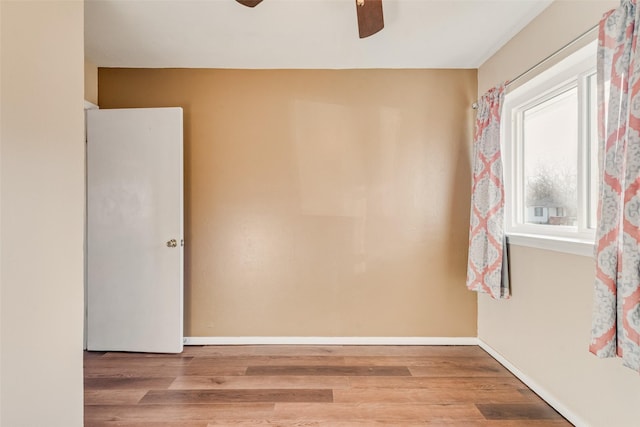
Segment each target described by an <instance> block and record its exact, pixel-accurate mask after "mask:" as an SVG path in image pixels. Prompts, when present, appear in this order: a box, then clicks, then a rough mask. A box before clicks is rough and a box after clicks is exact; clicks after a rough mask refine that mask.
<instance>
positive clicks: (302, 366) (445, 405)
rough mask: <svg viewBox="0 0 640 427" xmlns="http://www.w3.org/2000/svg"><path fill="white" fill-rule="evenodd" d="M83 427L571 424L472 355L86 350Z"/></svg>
mask: <svg viewBox="0 0 640 427" xmlns="http://www.w3.org/2000/svg"><path fill="white" fill-rule="evenodd" d="M84 366H85V370H84V378H85V380H84V386H85V392H84V393H85V394H84V397H85V426H87V427H107V426H112V427H115V426H121V427H122V426H130V427H143V426H149V427H151V426H154V427H178V426H180V427H213V426H265V425H268V426H339V427H343V426H383V425H385V426H418V425H447V426H496V427H498V426H501V427H507V426H513V427H516V426H517V427H526V426H570V425H571V424H569V423H568V422H567V421H566V420H565V419H564V418H562V417H561V416H560V415H559V414H558V413H557V412H556V411H554V410H553V409H552V408H551V407H550V406H548V405H547V404H546V403H545V402H544V401H542V400H541V399H540V398H539V397H538V396H537V395H535V394H534V393H533V392H531V391H530V390H529V389H528V388H527V387H526V386H525V385H524V384H523V383H521V382H520V381H519V380H518V379H517V378H515V377H514V376H513V375H511V373H509V372H508V371H507V370H506V369H504V368H503V367H502V366H501V365H500V364H499V363H498V362H496V361H495V360H494V359H493V358H491V357H490V356H489V355H488V354H487V353H485V352H484V351H483V350H482V349H480V348H479V347H475V346H460V347H458V346H452V347H437V346H426V347H406V346H402V347H396V346H380V347H377V346H325V347H323V346H225V347H219V346H205V347H185V351H184V353H182V354H180V355H152V354H135V353H95V352H86V353H85V357H84Z"/></svg>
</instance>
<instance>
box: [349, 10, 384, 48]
mask: <svg viewBox="0 0 640 427" xmlns="http://www.w3.org/2000/svg"><path fill="white" fill-rule="evenodd" d="M356 10H357V11H358V33H359V35H360V38H361V39H363V38H365V37H369V36H372V35H374V34H375V33H377V32H378V31H380V30H382V29H383V28H384V17H383V15H382V0H364V1H363V0H356Z"/></svg>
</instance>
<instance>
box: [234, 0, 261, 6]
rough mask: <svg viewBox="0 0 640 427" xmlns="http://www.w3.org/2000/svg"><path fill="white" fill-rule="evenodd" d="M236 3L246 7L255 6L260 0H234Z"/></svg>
mask: <svg viewBox="0 0 640 427" xmlns="http://www.w3.org/2000/svg"><path fill="white" fill-rule="evenodd" d="M236 1H237V2H238V3H240V4H243V5H245V6H247V7H256V6H257V5H259V4H260V2H261V1H262V0H236Z"/></svg>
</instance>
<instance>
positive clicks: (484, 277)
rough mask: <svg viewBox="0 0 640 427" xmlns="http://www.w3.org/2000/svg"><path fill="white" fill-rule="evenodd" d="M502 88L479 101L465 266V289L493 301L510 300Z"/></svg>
mask: <svg viewBox="0 0 640 427" xmlns="http://www.w3.org/2000/svg"><path fill="white" fill-rule="evenodd" d="M504 88H505V85H504V84H503V85H500V86H498V87H495V88H493V89H491V90H490V91H489V92H487V93H486V94H485V95H483V96H482V98H481V99H480V100H479V101H478V110H477V116H476V132H475V136H474V142H473V188H472V192H471V222H470V226H469V260H468V265H467V287H468V288H469V289H471V290H472V291H477V292H482V293H487V294H489V295H491V297H493V298H495V299H500V298H509V281H508V274H507V268H506V265H507V263H506V261H507V259H506V256H507V251H506V250H505V235H504V181H503V176H502V158H501V152H500V116H501V114H502V100H503V99H504Z"/></svg>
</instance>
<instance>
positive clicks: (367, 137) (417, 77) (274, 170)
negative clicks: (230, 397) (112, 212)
mask: <svg viewBox="0 0 640 427" xmlns="http://www.w3.org/2000/svg"><path fill="white" fill-rule="evenodd" d="M451 88H453V89H454V90H453V91H452V90H451ZM476 91H477V88H476V72H475V70H456V71H454V70H440V71H425V70H413V71H409V70H359V71H357V70H342V71H328V70H324V71H318V70H316V71H313V70H290V71H285V70H276V71H255V70H254V71H248V70H245V71H240V70H202V69H201V70H144V69H142V70H141V69H102V68H101V69H100V70H99V96H100V106H101V108H114V107H153V106H182V107H183V108H184V112H185V171H186V177H185V182H186V191H185V193H186V201H185V202H186V224H185V225H186V241H187V246H186V319H185V320H186V322H185V323H186V331H185V332H186V335H187V336H475V335H476V297H475V295H474V294H473V293H472V292H469V291H467V290H466V289H465V285H464V282H465V268H466V247H467V239H468V216H469V205H468V203H469V187H470V184H469V183H470V172H469V169H470V167H469V161H468V145H469V139H470V135H469V128H468V126H465V125H464V124H465V123H466V124H470V123H471V120H470V118H471V110H470V105H471V103H472V101H473V99H475V94H476ZM461 123H462V124H463V125H462V126H461Z"/></svg>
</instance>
